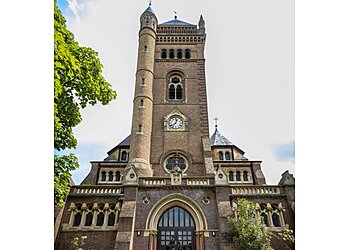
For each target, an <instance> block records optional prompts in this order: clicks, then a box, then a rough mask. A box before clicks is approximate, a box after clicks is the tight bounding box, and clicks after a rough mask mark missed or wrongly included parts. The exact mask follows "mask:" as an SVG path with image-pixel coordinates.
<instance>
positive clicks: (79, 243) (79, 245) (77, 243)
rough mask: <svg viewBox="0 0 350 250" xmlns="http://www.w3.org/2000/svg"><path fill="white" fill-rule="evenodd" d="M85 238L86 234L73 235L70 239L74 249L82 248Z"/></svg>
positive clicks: (80, 249) (79, 249)
mask: <svg viewBox="0 0 350 250" xmlns="http://www.w3.org/2000/svg"><path fill="white" fill-rule="evenodd" d="M86 239H87V236H81V237H80V238H78V237H75V238H74V239H73V241H72V244H73V248H74V250H84V249H83V246H84V245H85V243H84V241H85V240H86Z"/></svg>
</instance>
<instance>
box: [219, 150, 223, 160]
mask: <svg viewBox="0 0 350 250" xmlns="http://www.w3.org/2000/svg"><path fill="white" fill-rule="evenodd" d="M223 159H224V154H223V153H222V152H221V151H220V152H219V160H220V161H222V160H223Z"/></svg>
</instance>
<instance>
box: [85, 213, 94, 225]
mask: <svg viewBox="0 0 350 250" xmlns="http://www.w3.org/2000/svg"><path fill="white" fill-rule="evenodd" d="M92 217H93V216H92V213H91V212H88V213H87V214H86V218H85V226H86V227H88V226H91V224H92Z"/></svg>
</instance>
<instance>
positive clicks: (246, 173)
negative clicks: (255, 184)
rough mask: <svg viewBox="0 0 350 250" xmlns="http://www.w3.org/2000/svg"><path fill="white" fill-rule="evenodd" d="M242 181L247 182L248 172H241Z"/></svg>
mask: <svg viewBox="0 0 350 250" xmlns="http://www.w3.org/2000/svg"><path fill="white" fill-rule="evenodd" d="M243 180H244V181H248V172H247V171H244V172H243Z"/></svg>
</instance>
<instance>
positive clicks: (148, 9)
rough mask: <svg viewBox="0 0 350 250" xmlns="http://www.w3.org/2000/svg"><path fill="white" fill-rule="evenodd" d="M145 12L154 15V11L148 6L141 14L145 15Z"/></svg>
mask: <svg viewBox="0 0 350 250" xmlns="http://www.w3.org/2000/svg"><path fill="white" fill-rule="evenodd" d="M146 12H150V13H152V14H153V15H156V13H154V11H153V9H152V7H151V5H149V6H148V8H147V9H146V10H145V11H144V12H143V13H146Z"/></svg>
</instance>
